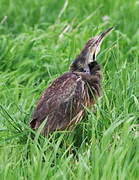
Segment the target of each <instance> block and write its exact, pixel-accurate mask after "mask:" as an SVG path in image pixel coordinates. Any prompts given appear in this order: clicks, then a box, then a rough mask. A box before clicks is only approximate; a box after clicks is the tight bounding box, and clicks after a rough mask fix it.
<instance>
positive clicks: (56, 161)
mask: <svg viewBox="0 0 139 180" xmlns="http://www.w3.org/2000/svg"><path fill="white" fill-rule="evenodd" d="M138 12H139V1H137V0H132V1H130V0H116V1H114V0H113V1H112V0H107V1H106V0H100V1H98V0H90V1H88V0H76V1H74V0H69V1H64V0H61V1H60V0H59V1H58V0H41V1H39V0H24V1H21V0H0V179H1V180H12V179H13V180H16V179H17V180H26V179H29V180H48V179H51V180H58V179H60V180H61V179H74V180H76V179H79V180H81V179H83V180H84V179H94V180H100V179H101V180H128V179H129V180H136V179H138V178H139V20H138ZM104 16H108V17H109V20H108V21H104V20H103V19H104V18H103V17H104ZM111 26H115V27H116V30H115V31H113V32H112V33H111V35H109V36H108V37H107V39H106V40H105V41H104V43H103V45H102V50H101V53H100V54H99V56H98V62H99V63H100V64H101V67H102V71H103V77H104V78H103V80H102V86H103V95H102V98H100V100H99V101H98V103H97V105H96V107H95V109H96V110H95V111H96V112H95V113H94V112H93V110H92V109H90V110H87V111H88V113H87V116H86V117H85V118H84V120H83V121H82V122H81V123H80V124H79V125H77V127H76V128H75V129H74V130H73V131H72V132H60V133H59V134H57V133H54V134H53V135H52V137H50V139H48V138H44V137H42V136H40V135H39V132H36V135H35V139H34V140H32V139H31V130H30V129H29V128H28V122H29V120H30V118H31V114H32V110H33V107H34V106H35V104H36V102H37V100H38V98H39V96H40V94H41V92H42V91H43V90H44V89H45V88H46V87H48V85H49V84H50V83H51V82H52V80H54V79H55V78H56V77H58V76H59V75H60V74H62V73H64V72H65V71H67V70H68V67H69V64H70V63H71V62H72V60H73V59H74V58H75V56H76V55H77V54H78V53H79V52H80V50H81V48H82V47H83V46H84V43H85V42H86V41H87V40H88V39H89V38H90V37H92V36H94V35H95V34H97V33H100V32H101V31H103V30H105V29H106V28H108V27H111ZM32 133H33V132H32Z"/></svg>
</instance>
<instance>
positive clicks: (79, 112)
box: [30, 28, 113, 135]
mask: <svg viewBox="0 0 139 180" xmlns="http://www.w3.org/2000/svg"><path fill="white" fill-rule="evenodd" d="M112 29H113V28H109V29H107V30H106V31H104V32H102V33H101V34H100V35H98V36H95V37H93V38H91V39H90V40H89V41H88V42H87V43H86V45H85V47H84V48H83V50H82V51H81V53H80V54H79V55H78V56H77V57H76V59H75V60H74V61H73V63H72V64H71V66H70V70H69V72H67V73H65V74H63V75H61V76H60V77H58V78H57V79H56V80H54V81H53V82H52V84H51V85H50V86H49V87H48V88H47V89H46V90H45V91H44V93H43V94H42V96H41V98H40V100H39V102H38V104H37V107H36V108H35V111H34V113H33V117H32V120H31V122H30V126H31V128H32V129H34V130H35V129H37V128H38V127H39V126H40V125H41V123H42V122H44V120H46V122H45V124H44V127H43V130H42V134H44V135H48V134H49V133H50V132H53V131H56V130H65V129H68V128H69V127H70V126H72V125H74V124H76V123H77V122H79V121H80V120H81V118H82V117H83V115H84V112H85V107H90V106H91V105H93V104H94V103H95V102H96V100H97V98H98V97H99V96H100V80H101V74H100V66H99V64H98V63H97V62H96V55H97V54H98V52H99V50H100V45H101V43H102V41H103V39H104V37H105V36H106V35H107V34H108V33H109V32H110V31H112Z"/></svg>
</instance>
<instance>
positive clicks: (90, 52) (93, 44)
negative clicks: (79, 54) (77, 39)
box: [86, 27, 114, 62]
mask: <svg viewBox="0 0 139 180" xmlns="http://www.w3.org/2000/svg"><path fill="white" fill-rule="evenodd" d="M113 29H114V28H113V27H111V28H109V29H107V30H106V31H104V32H102V33H101V34H100V35H98V36H96V37H94V38H92V39H91V40H90V41H88V42H87V44H86V47H87V53H86V62H92V61H95V60H96V56H97V54H98V53H99V51H100V45H101V43H102V42H103V40H104V38H105V37H106V36H107V35H108V34H109V33H110V32H111V31H112V30H113Z"/></svg>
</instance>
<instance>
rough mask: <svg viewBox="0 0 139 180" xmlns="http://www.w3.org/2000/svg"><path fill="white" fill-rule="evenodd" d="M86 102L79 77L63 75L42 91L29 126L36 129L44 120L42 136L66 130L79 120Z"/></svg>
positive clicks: (86, 95) (83, 87) (84, 91)
mask: <svg viewBox="0 0 139 180" xmlns="http://www.w3.org/2000/svg"><path fill="white" fill-rule="evenodd" d="M88 101H89V97H88V92H87V88H86V86H85V82H84V81H83V80H82V78H81V76H79V75H77V74H75V73H72V72H69V73H65V74H63V75H62V76H60V77H59V78H57V79H56V80H55V81H54V82H53V83H52V84H51V85H50V86H49V87H48V88H47V89H46V90H45V91H44V93H43V94H42V96H41V98H40V100H39V102H38V104H37V107H36V109H35V111H34V114H33V118H32V121H31V123H30V125H31V127H32V128H33V129H37V128H38V127H39V126H40V124H41V123H42V122H43V121H44V120H45V119H46V124H45V126H44V129H43V133H44V134H48V133H49V132H53V131H55V130H64V129H67V128H68V127H69V126H71V125H72V124H74V123H75V122H77V121H79V120H80V118H81V116H82V115H83V113H84V106H86V105H87V103H88Z"/></svg>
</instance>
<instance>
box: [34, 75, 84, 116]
mask: <svg viewBox="0 0 139 180" xmlns="http://www.w3.org/2000/svg"><path fill="white" fill-rule="evenodd" d="M83 88H84V82H83V81H82V79H81V77H80V76H78V75H76V74H74V73H72V72H68V73H65V74H63V75H61V76H60V77H58V78H57V79H55V80H54V81H53V82H52V83H51V85H50V86H49V87H48V88H46V89H45V91H44V92H43V94H42V96H41V98H40V99H39V101H38V104H37V107H36V109H35V111H34V118H36V117H37V116H38V114H43V113H44V114H46V113H50V112H51V111H54V109H58V107H59V106H60V105H61V104H65V102H68V101H69V100H71V99H73V98H75V97H76V98H77V96H78V97H79V96H81V92H83Z"/></svg>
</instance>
